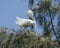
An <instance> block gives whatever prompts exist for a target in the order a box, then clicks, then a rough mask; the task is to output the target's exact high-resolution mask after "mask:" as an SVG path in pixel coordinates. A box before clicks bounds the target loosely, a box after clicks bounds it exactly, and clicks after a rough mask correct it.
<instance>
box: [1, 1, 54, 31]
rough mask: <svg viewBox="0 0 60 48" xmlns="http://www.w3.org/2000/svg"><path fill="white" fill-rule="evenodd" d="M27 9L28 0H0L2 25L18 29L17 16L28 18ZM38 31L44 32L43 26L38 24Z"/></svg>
mask: <svg viewBox="0 0 60 48" xmlns="http://www.w3.org/2000/svg"><path fill="white" fill-rule="evenodd" d="M36 1H37V0H35V2H36ZM54 3H55V2H54ZM54 3H53V4H54ZM27 11H28V1H26V0H0V27H1V26H5V27H7V28H9V29H11V28H12V29H13V28H14V29H18V28H19V26H18V25H17V24H15V20H16V16H19V17H21V18H28V16H27ZM36 32H42V28H41V27H40V26H39V25H38V24H37V27H36Z"/></svg>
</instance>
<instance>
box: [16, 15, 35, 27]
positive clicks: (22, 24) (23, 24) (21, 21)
mask: <svg viewBox="0 0 60 48" xmlns="http://www.w3.org/2000/svg"><path fill="white" fill-rule="evenodd" d="M16 19H17V20H16V24H18V25H19V26H20V27H22V28H28V27H30V26H34V27H35V26H36V22H35V20H30V19H23V18H19V17H18V16H17V17H16Z"/></svg>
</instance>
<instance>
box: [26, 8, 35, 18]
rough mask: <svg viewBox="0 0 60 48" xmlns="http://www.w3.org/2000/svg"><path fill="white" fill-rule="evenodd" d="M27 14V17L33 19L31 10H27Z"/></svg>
mask: <svg viewBox="0 0 60 48" xmlns="http://www.w3.org/2000/svg"><path fill="white" fill-rule="evenodd" d="M27 14H28V16H29V17H30V18H32V19H34V13H33V11H32V10H31V9H29V10H28V13H27Z"/></svg>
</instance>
